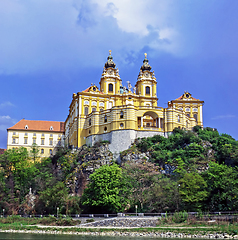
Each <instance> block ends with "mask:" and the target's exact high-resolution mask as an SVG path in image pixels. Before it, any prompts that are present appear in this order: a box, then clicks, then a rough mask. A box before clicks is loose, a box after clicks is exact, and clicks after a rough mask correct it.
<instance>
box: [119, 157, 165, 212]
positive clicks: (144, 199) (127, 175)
mask: <svg viewBox="0 0 238 240" xmlns="http://www.w3.org/2000/svg"><path fill="white" fill-rule="evenodd" d="M158 175H160V172H159V167H158V166H156V165H155V164H153V163H150V162H146V161H144V162H142V163H127V164H125V165H124V166H123V176H124V179H125V181H126V187H127V189H128V190H129V195H128V198H129V200H130V207H132V208H133V206H134V205H137V204H138V205H139V210H140V211H142V212H145V211H147V210H148V208H149V205H151V203H150V199H151V198H150V196H149V194H150V192H151V189H152V186H153V185H154V182H155V181H156V178H157V177H158Z"/></svg>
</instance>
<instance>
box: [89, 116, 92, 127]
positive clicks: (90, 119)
mask: <svg viewBox="0 0 238 240" xmlns="http://www.w3.org/2000/svg"><path fill="white" fill-rule="evenodd" d="M88 124H89V126H91V124H92V122H91V118H89V120H88Z"/></svg>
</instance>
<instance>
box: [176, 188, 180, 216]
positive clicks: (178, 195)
mask: <svg viewBox="0 0 238 240" xmlns="http://www.w3.org/2000/svg"><path fill="white" fill-rule="evenodd" d="M179 187H180V184H178V200H177V210H178V212H179Z"/></svg>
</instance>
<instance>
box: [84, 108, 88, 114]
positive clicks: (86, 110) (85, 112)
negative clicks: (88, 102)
mask: <svg viewBox="0 0 238 240" xmlns="http://www.w3.org/2000/svg"><path fill="white" fill-rule="evenodd" d="M84 115H88V107H85V108H84Z"/></svg>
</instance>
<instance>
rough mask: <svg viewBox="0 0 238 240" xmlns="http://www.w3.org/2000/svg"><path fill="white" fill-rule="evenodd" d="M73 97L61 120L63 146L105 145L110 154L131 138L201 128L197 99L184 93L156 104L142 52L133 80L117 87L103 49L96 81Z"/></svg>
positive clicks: (152, 80)
mask: <svg viewBox="0 0 238 240" xmlns="http://www.w3.org/2000/svg"><path fill="white" fill-rule="evenodd" d="M99 85H100V88H98V87H97V86H96V85H94V84H92V85H91V86H89V87H88V88H87V89H86V90H84V91H82V92H78V93H77V94H75V93H74V94H73V99H72V102H71V104H70V107H69V114H68V117H67V119H66V121H65V143H66V144H67V145H68V146H71V147H80V146H82V145H84V144H87V145H94V143H95V142H97V141H103V140H104V141H105V140H107V141H109V142H110V145H109V148H110V150H111V151H112V152H113V153H119V152H120V151H123V150H125V149H127V148H128V147H129V146H130V145H131V144H132V143H133V142H134V140H135V139H136V138H142V137H149V136H154V135H156V134H159V135H162V136H165V137H166V136H168V134H170V133H171V132H172V131H173V129H174V128H176V127H178V128H183V129H188V130H190V129H192V128H193V127H194V126H195V125H200V126H203V117H202V106H203V103H204V102H203V101H200V100H199V99H195V98H193V97H192V96H191V94H190V93H188V92H184V94H183V95H182V96H181V97H179V98H177V99H175V100H172V101H169V102H168V107H167V108H162V107H158V106H157V101H158V98H157V91H156V90H157V81H156V77H155V74H154V71H153V72H152V71H151V66H150V64H149V61H148V59H147V54H145V59H144V61H143V65H142V66H141V68H140V71H139V75H138V78H137V82H136V84H135V86H134V87H133V86H132V85H131V84H130V82H128V85H127V86H123V85H122V80H121V78H120V75H119V71H118V69H117V68H116V64H115V63H114V61H113V58H112V56H111V51H109V56H108V58H107V62H106V63H105V66H104V68H103V73H102V77H101V79H100V82H99Z"/></svg>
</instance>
